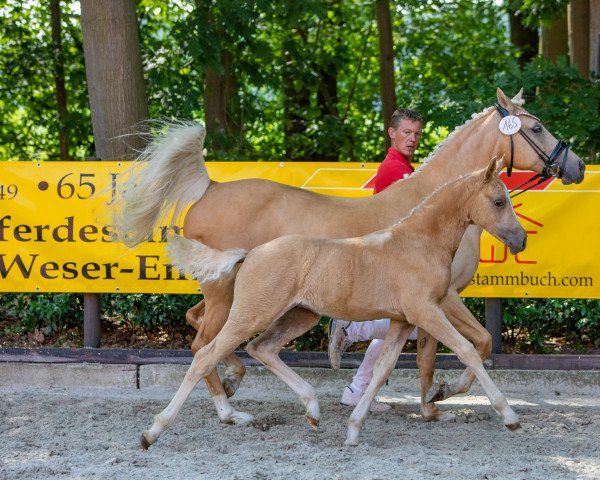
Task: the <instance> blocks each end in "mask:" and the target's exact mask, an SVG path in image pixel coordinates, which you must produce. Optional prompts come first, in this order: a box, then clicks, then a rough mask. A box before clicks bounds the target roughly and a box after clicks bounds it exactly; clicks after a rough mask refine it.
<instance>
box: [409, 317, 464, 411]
mask: <svg viewBox="0 0 600 480" xmlns="http://www.w3.org/2000/svg"><path fill="white" fill-rule="evenodd" d="M417 332H418V333H417V366H418V367H419V374H420V377H421V415H422V416H423V418H424V419H425V420H426V421H428V422H440V421H442V422H443V421H448V420H453V419H454V418H455V417H456V416H455V415H454V414H453V413H449V412H444V411H442V410H440V409H439V408H438V407H437V406H436V404H435V403H434V401H433V400H428V401H426V398H428V397H427V394H428V392H430V390H431V387H432V385H433V372H434V370H435V356H436V353H437V345H438V341H437V340H436V339H435V338H434V337H433V336H431V335H430V334H429V333H427V332H426V331H425V330H423V329H422V328H419V329H418V330H417ZM436 400H437V398H436Z"/></svg>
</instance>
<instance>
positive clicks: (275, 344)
mask: <svg viewBox="0 0 600 480" xmlns="http://www.w3.org/2000/svg"><path fill="white" fill-rule="evenodd" d="M319 318H320V315H317V314H315V313H313V312H310V311H308V310H305V309H303V308H299V307H296V308H294V309H292V310H290V311H288V312H287V313H285V314H284V315H283V317H281V318H280V319H278V320H275V321H274V322H273V323H272V324H271V325H270V326H269V328H268V329H267V330H266V331H265V332H263V333H262V334H261V335H259V336H258V337H256V338H255V339H254V340H252V341H251V342H250V343H249V344H248V346H247V347H246V351H247V352H248V353H249V354H250V355H251V356H253V357H254V358H256V359H257V360H258V361H260V362H262V363H263V364H264V365H265V366H266V367H267V368H268V369H269V370H271V371H272V372H273V373H274V374H275V375H277V376H278V377H279V378H281V379H282V380H283V381H284V382H285V383H286V384H287V385H288V386H289V387H290V388H291V389H292V390H293V391H294V392H295V393H296V394H297V395H298V396H299V397H300V400H301V401H302V403H303V404H304V406H305V408H306V421H307V422H308V424H309V425H310V426H311V427H312V428H313V429H314V430H318V427H319V421H320V420H321V412H320V410H319V403H318V400H317V393H316V391H315V389H314V388H313V386H312V385H311V384H310V383H308V382H307V381H305V380H304V379H302V377H300V375H298V374H297V373H296V372H294V371H293V370H292V369H291V368H290V367H288V366H287V365H286V364H285V363H284V362H283V361H282V360H281V359H280V358H279V351H280V350H281V348H282V347H283V346H284V345H286V344H288V343H289V342H290V341H292V340H293V339H294V338H296V337H299V336H300V335H302V334H303V333H305V332H307V331H308V330H309V329H310V328H311V327H312V326H313V325H316V324H317V322H318V321H319Z"/></svg>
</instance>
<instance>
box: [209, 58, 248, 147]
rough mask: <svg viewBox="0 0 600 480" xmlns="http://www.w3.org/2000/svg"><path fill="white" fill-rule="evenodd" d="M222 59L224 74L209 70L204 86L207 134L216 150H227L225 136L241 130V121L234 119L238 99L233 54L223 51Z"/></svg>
mask: <svg viewBox="0 0 600 480" xmlns="http://www.w3.org/2000/svg"><path fill="white" fill-rule="evenodd" d="M220 58H221V66H222V68H223V73H221V72H219V71H217V70H215V69H213V68H208V69H207V70H206V80H205V84H204V115H205V119H206V132H207V134H208V135H210V136H211V137H212V140H213V143H212V148H214V149H223V148H225V147H226V145H225V143H224V141H223V140H224V136H225V135H231V134H233V133H237V132H238V131H240V130H241V125H240V124H239V120H238V119H235V118H232V112H235V111H237V109H236V108H235V105H234V103H233V102H234V100H235V98H236V93H235V88H236V87H235V85H236V82H235V76H234V74H233V71H232V70H233V69H232V60H231V54H230V53H229V52H227V51H225V50H221V55H220ZM236 127H238V128H236Z"/></svg>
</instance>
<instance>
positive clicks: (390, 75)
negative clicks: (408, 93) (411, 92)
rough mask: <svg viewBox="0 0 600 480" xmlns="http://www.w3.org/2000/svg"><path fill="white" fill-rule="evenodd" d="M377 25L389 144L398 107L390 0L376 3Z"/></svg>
mask: <svg viewBox="0 0 600 480" xmlns="http://www.w3.org/2000/svg"><path fill="white" fill-rule="evenodd" d="M375 11H376V15H377V27H378V29H379V70H380V82H381V83H380V85H381V114H382V115H383V127H384V138H385V142H386V145H387V146H389V143H390V140H389V138H388V135H387V129H388V127H389V126H390V120H391V118H392V114H393V113H394V110H395V109H396V87H395V83H394V44H393V39H392V16H391V14H390V2H389V0H377V1H376V3H375Z"/></svg>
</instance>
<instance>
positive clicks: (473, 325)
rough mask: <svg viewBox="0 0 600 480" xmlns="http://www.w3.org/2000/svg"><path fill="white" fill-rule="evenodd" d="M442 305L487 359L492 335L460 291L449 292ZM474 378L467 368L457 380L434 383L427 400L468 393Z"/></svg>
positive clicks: (456, 325)
mask: <svg viewBox="0 0 600 480" xmlns="http://www.w3.org/2000/svg"><path fill="white" fill-rule="evenodd" d="M441 306H442V309H443V310H444V313H445V314H446V317H447V318H448V320H450V322H451V323H452V325H453V326H454V327H455V328H456V329H457V330H458V331H459V332H460V333H461V334H462V335H463V336H464V337H466V338H468V339H469V340H471V341H472V342H473V344H474V345H475V349H476V350H477V352H478V353H479V356H480V358H481V359H482V360H485V359H486V358H487V357H488V356H489V355H490V353H491V351H492V336H491V335H490V333H489V332H488V331H487V330H486V329H485V328H484V327H483V326H482V325H481V323H479V321H478V320H477V319H476V318H475V317H474V316H473V315H472V314H471V312H470V311H469V309H468V308H467V307H466V306H465V304H464V303H463V301H462V300H461V298H460V297H459V296H458V293H457V292H452V293H450V292H449V293H448V295H447V296H446V298H445V299H444V301H443V302H442V305H441ZM474 380H475V375H474V373H473V372H472V371H471V370H470V369H469V368H467V369H465V371H464V372H463V373H462V374H461V376H460V377H459V379H458V380H457V381H455V382H452V383H446V382H443V383H439V384H436V385H433V386H432V387H431V388H430V390H429V391H428V392H427V394H426V395H425V401H427V402H434V401H439V400H445V399H446V398H449V397H451V396H453V395H456V394H459V393H466V392H468V391H469V388H471V385H472V384H473V381H474ZM422 398H423V397H422Z"/></svg>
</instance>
